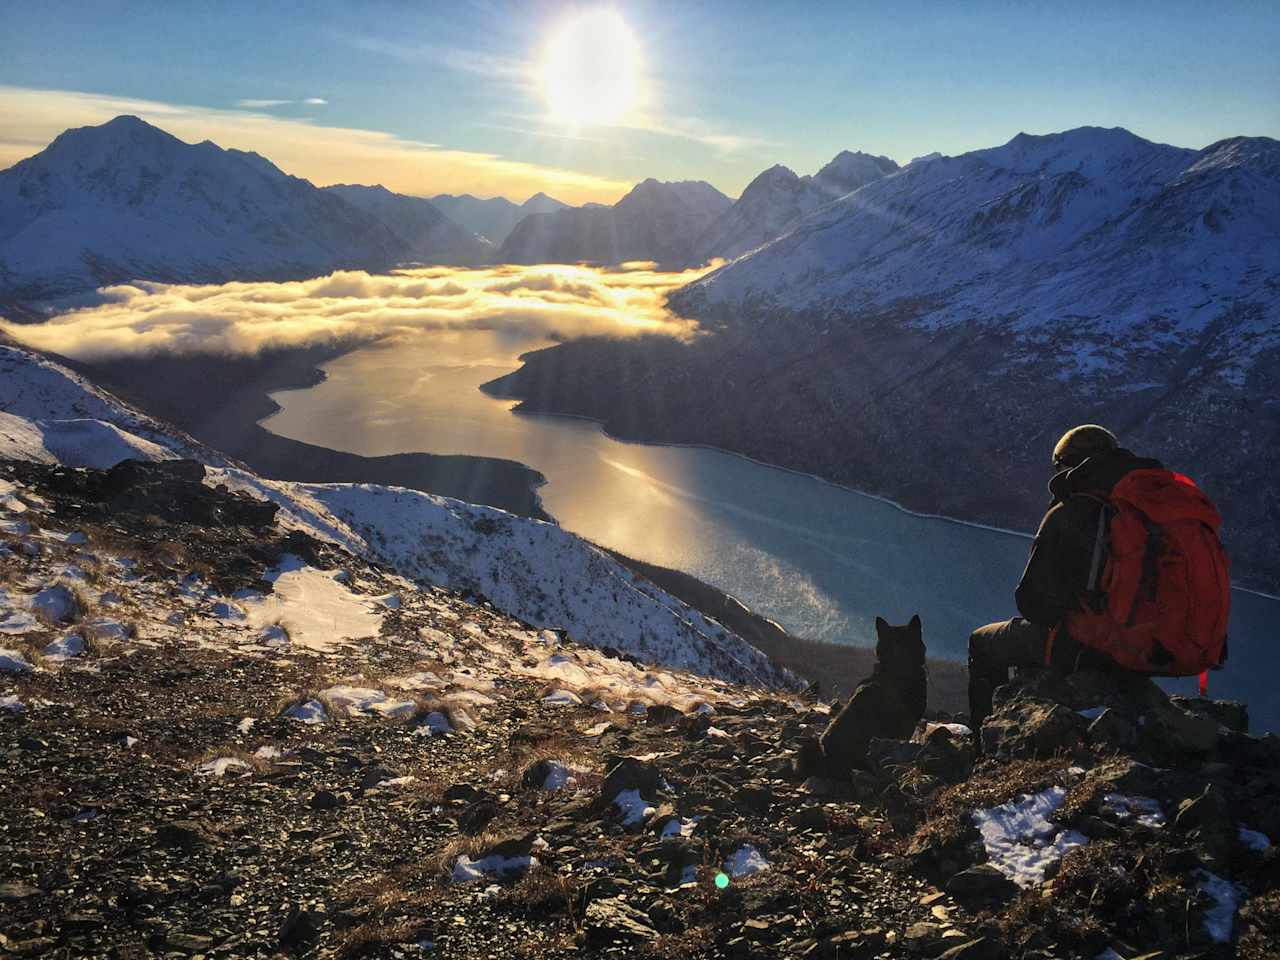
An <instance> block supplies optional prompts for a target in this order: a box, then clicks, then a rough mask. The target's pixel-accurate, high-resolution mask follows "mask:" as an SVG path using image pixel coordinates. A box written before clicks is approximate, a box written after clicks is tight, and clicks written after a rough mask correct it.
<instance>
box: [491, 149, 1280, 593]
mask: <svg viewBox="0 0 1280 960" xmlns="http://www.w3.org/2000/svg"><path fill="white" fill-rule="evenodd" d="M1278 157H1280V144H1277V142H1276V141H1274V140H1270V139H1268V138H1235V139H1231V140H1226V141H1222V142H1220V143H1216V144H1213V145H1211V146H1209V147H1206V148H1204V149H1203V150H1198V151H1197V150H1189V149H1183V148H1179V147H1171V146H1165V145H1161V144H1155V143H1150V142H1148V141H1146V140H1143V139H1141V138H1139V137H1136V136H1134V135H1133V134H1131V133H1128V132H1127V131H1123V130H1100V129H1097V128H1083V129H1080V130H1074V131H1067V132H1065V133H1061V134H1054V135H1050V136H1045V137H1032V136H1027V135H1019V136H1018V137H1015V138H1014V139H1013V140H1011V141H1010V142H1009V143H1007V144H1005V145H1003V146H1000V147H996V148H992V149H988V150H980V151H975V152H973V153H970V154H965V155H962V156H958V157H943V158H933V159H929V160H923V161H919V162H916V163H913V164H911V165H909V166H908V167H906V168H904V169H903V170H902V171H900V172H898V173H895V174H893V175H891V176H887V177H884V178H882V179H880V180H877V181H875V182H873V183H870V184H867V185H865V186H863V187H862V188H860V189H859V190H857V191H855V192H853V193H850V194H848V195H846V196H844V197H841V198H840V199H838V200H836V201H835V202H833V203H831V204H829V205H826V206H824V207H822V208H820V209H819V210H817V211H815V212H814V213H813V214H811V215H810V216H809V217H807V218H806V219H804V220H802V221H801V222H800V223H799V224H797V225H796V226H795V227H794V228H793V229H792V230H790V231H789V232H788V233H786V234H784V235H783V236H781V237H779V238H777V239H776V240H774V241H772V242H771V243H769V244H767V245H766V246H764V247H761V248H760V249H757V250H755V251H753V252H752V253H750V254H748V255H746V256H743V257H741V258H739V259H738V260H735V261H733V262H732V263H730V264H728V265H726V266H724V267H723V268H721V269H720V270H718V271H715V272H713V273H710V274H708V275H707V276H706V277H704V278H702V279H701V280H699V281H697V282H695V283H693V284H691V285H690V286H688V287H686V288H684V289H682V290H681V291H678V292H677V293H676V294H674V295H673V297H672V298H671V302H672V305H673V306H674V307H675V309H677V310H678V311H679V312H681V313H684V314H686V315H689V316H693V317H697V318H698V319H700V320H701V321H702V324H703V327H704V329H705V330H706V331H708V332H709V333H711V334H712V335H711V336H707V337H703V338H700V339H699V340H698V341H697V342H695V343H692V344H672V343H665V342H661V341H659V340H657V339H650V340H646V341H639V342H634V343H603V342H583V343H575V344H567V345H564V346H561V347H558V348H555V349H552V350H548V351H543V352H540V353H535V354H532V355H530V356H529V357H528V358H527V363H526V366H525V367H524V368H523V369H522V370H520V371H518V372H516V373H515V374H512V375H511V376H510V377H508V378H506V379H504V380H503V381H500V382H499V384H498V385H497V386H496V389H498V390H499V391H500V392H502V393H504V394H506V395H513V396H518V397H523V398H526V408H527V409H536V410H542V411H547V412H565V413H573V414H578V415H583V416H589V417H595V418H598V419H601V420H603V421H604V422H605V424H606V427H607V429H609V431H610V432H611V433H613V434H615V435H618V436H622V437H627V438H631V439H648V440H663V441H678V442H696V443H706V444H710V445H714V446H720V447H724V448H727V449H730V450H735V451H738V452H741V453H745V454H748V455H750V456H753V457H755V458H757V459H761V460H764V461H767V462H771V463H776V464H780V465H783V466H788V467H792V468H795V469H800V470H804V471H806V472H811V473H815V474H818V475H820V476H823V477H826V478H828V479H832V480H836V481H840V482H844V483H847V484H850V485H852V486H856V487H859V488H861V489H867V490H871V491H874V492H877V493H881V494H884V495H887V496H890V497H892V498H894V499H896V500H899V501H902V502H905V503H907V504H908V505H910V506H912V507H913V508H917V509H921V510H924V511H927V512H941V513H945V514H948V515H951V516H958V517H963V518H969V519H977V520H983V521H987V522H992V523H996V524H999V525H1001V526H1012V527H1014V528H1016V529H1029V528H1030V527H1032V526H1033V524H1034V523H1035V520H1036V518H1037V517H1038V516H1039V515H1040V513H1041V512H1042V510H1043V506H1044V502H1043V498H1044V496H1045V494H1044V492H1043V491H1044V481H1045V476H1044V469H1045V468H1044V466H1043V465H1044V464H1045V463H1046V462H1047V451H1048V450H1049V449H1050V448H1051V447H1052V444H1053V442H1054V440H1056V438H1057V436H1059V435H1060V434H1061V432H1062V431H1063V430H1065V429H1067V428H1069V427H1071V426H1073V425H1074V424H1076V423H1080V422H1087V421H1095V422H1102V423H1107V424H1109V425H1111V426H1112V427H1113V428H1114V429H1116V430H1117V431H1119V432H1120V434H1121V436H1122V439H1123V440H1124V441H1125V442H1126V443H1128V444H1130V445H1131V446H1133V447H1134V448H1135V449H1137V450H1140V451H1143V452H1146V453H1149V454H1151V455H1153V456H1157V457H1160V458H1162V459H1164V460H1165V461H1167V462H1168V463H1170V464H1171V465H1176V466H1178V467H1179V468H1181V469H1185V470H1187V471H1188V472H1190V473H1192V474H1193V475H1194V476H1195V477H1196V479H1197V480H1198V481H1200V482H1201V484H1202V485H1203V486H1204V487H1205V489H1206V490H1207V491H1208V492H1209V493H1210V495H1211V496H1212V497H1213V498H1214V499H1215V501H1216V502H1217V503H1218V505H1219V507H1220V508H1221V509H1222V511H1223V513H1224V516H1225V517H1226V521H1227V534H1228V537H1229V541H1230V545H1231V550H1232V556H1233V558H1234V559H1235V562H1236V573H1237V576H1238V577H1241V578H1243V580H1244V581H1245V582H1252V583H1255V584H1259V585H1263V584H1265V585H1270V586H1274V585H1275V584H1277V583H1280V558H1278V557H1277V556H1276V554H1275V551H1274V546H1273V544H1271V542H1270V537H1269V535H1268V534H1266V533H1265V532H1264V531H1267V530H1270V529H1274V528H1275V526H1276V525H1277V524H1280V494H1278V493H1277V490H1276V487H1275V481H1274V478H1275V476H1276V475H1277V474H1276V471H1277V469H1280V460H1278V459H1277V453H1276V451H1277V449H1278V448H1280V443H1277V441H1278V440H1280V403H1277V401H1276V400H1275V399H1274V397H1275V396H1277V393H1278V387H1280V338H1278V335H1277V334H1278V331H1280V324H1277V316H1278V310H1280V302H1278V301H1280V174H1278V170H1280V163H1278V162H1277V158H1278ZM727 358H728V359H727Z"/></svg>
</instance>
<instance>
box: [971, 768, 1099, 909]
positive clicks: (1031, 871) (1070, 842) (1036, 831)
mask: <svg viewBox="0 0 1280 960" xmlns="http://www.w3.org/2000/svg"><path fill="white" fill-rule="evenodd" d="M1066 796H1067V791H1066V789H1065V788H1063V787H1050V788H1049V789H1048V790H1044V791H1041V792H1040V793H1035V794H1027V795H1024V796H1022V797H1019V798H1018V799H1017V800H1011V801H1009V802H1008V803H1003V804H1000V805H999V806H996V807H991V808H990V809H987V810H975V811H974V813H973V820H974V824H975V825H976V826H977V828H978V832H979V833H980V834H981V835H982V845H983V847H985V848H986V851H987V860H988V861H989V862H990V863H991V865H992V866H993V867H995V868H996V869H997V870H999V871H1000V872H1001V873H1003V874H1004V875H1005V876H1006V877H1008V878H1009V879H1010V880H1012V881H1014V883H1016V884H1018V885H1019V886H1022V887H1033V886H1038V885H1039V884H1041V883H1043V882H1044V874H1045V870H1047V869H1048V867H1049V866H1050V865H1051V864H1053V863H1056V862H1057V861H1058V860H1061V859H1062V857H1063V856H1064V855H1065V854H1066V852H1067V851H1068V850H1070V849H1071V848H1072V847H1078V846H1082V845H1084V844H1085V843H1088V842H1089V838H1088V837H1086V836H1085V835H1084V834H1082V833H1079V832H1077V831H1075V830H1064V829H1062V828H1061V827H1059V826H1058V825H1057V824H1054V823H1051V822H1050V821H1049V817H1050V816H1051V815H1052V814H1053V813H1054V811H1055V810H1057V809H1058V808H1059V807H1060V806H1062V802H1063V800H1065V799H1066Z"/></svg>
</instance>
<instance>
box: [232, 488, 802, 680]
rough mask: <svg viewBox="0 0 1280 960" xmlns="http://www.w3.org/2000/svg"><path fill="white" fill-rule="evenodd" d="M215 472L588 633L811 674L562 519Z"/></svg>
mask: <svg viewBox="0 0 1280 960" xmlns="http://www.w3.org/2000/svg"><path fill="white" fill-rule="evenodd" d="M207 482H209V483H219V482H220V483H225V484H227V486H228V487H230V488H232V489H235V490H239V491H240V492H244V493H249V494H250V495H253V496H256V497H258V498H262V499H268V500H271V501H273V502H275V503H277V504H279V505H280V507H281V508H282V514H284V515H283V516H281V517H280V518H279V522H282V523H285V524H286V525H289V526H294V527H296V528H299V529H303V530H305V531H306V532H308V533H311V534H312V535H314V536H317V537H319V538H321V539H326V540H329V541H330V542H333V543H336V544H338V545H339V546H342V547H343V548H344V549H347V550H349V551H351V552H352V553H356V554H358V555H362V556H366V557H370V558H372V559H375V560H377V561H378V562H381V563H383V564H386V565H387V566H388V567H390V568H391V569H394V570H396V571H397V572H398V573H400V574H401V575H403V576H407V577H410V578H412V579H416V580H419V581H425V582H428V583H433V584H436V585H439V586H444V587H446V588H449V589H453V590H466V591H471V592H474V593H476V594H478V595H480V596H483V597H485V598H486V599H488V600H489V601H490V602H491V603H493V604H494V605H495V606H496V607H498V608H499V609H502V610H504V611H505V612H507V613H508V614H511V615H513V616H516V617H518V618H519V619H521V620H524V621H525V622H528V623H531V624H533V625H535V626H538V627H554V628H558V629H565V630H566V631H568V632H569V634H570V636H572V637H573V638H574V639H575V640H577V641H578V642H581V643H586V644H588V645H591V646H601V645H607V646H614V647H617V648H618V649H622V650H625V651H627V652H630V653H633V654H636V655H638V656H640V657H641V658H643V659H646V660H649V661H651V662H654V663H660V664H663V665H665V666H672V667H678V668H681V669H688V670H690V671H692V672H696V673H702V674H705V675H708V676H718V677H721V678H725V679H732V680H735V681H737V682H740V683H747V684H757V685H764V686H771V687H776V686H784V687H792V686H798V685H799V681H798V680H797V679H796V678H794V677H792V676H791V675H790V674H789V673H787V672H786V671H784V670H781V669H779V668H778V667H776V666H775V665H774V664H773V663H772V662H771V661H770V660H769V659H768V658H767V657H766V656H765V655H764V654H763V653H761V652H760V651H758V650H756V649H755V648H754V647H752V646H751V645H750V644H748V643H746V641H744V640H742V639H741V638H739V637H737V636H736V635H735V634H733V633H732V632H731V631H729V630H727V629H726V628H725V627H723V626H722V625H720V624H719V623H718V622H716V621H715V620H713V619H711V618H709V617H707V616H705V615H704V614H702V613H701V612H700V611H697V610H696V609H694V608H692V607H689V606H688V605H687V604H685V603H684V602H683V601H681V600H678V599H676V598H674V597H671V596H669V595H667V594H665V593H664V592H663V591H661V590H660V589H658V588H657V587H654V586H652V585H650V584H648V583H647V581H644V580H642V578H640V577H638V576H637V575H635V574H633V573H632V572H631V571H630V570H628V569H627V568H625V567H624V566H623V565H622V564H620V563H618V562H617V561H615V560H613V559H612V558H610V557H608V556H606V555H605V554H603V553H602V552H601V551H599V550H598V549H597V548H595V547H594V546H592V545H590V544H588V543H587V542H586V541H583V540H581V539H580V538H578V537H576V536H574V535H573V534H570V533H568V532H567V531H565V530H563V529H561V528H560V527H559V526H558V525H555V524H549V523H545V522H542V521H536V520H527V519H524V518H519V517H515V516H513V515H511V514H507V513H505V512H503V511H501V510H498V509H496V508H492V507H483V506H479V505H473V504H467V503H463V502H462V501H458V500H451V499H449V498H446V497H436V496H433V495H431V494H425V493H421V492H419V491H415V490H408V489H405V488H401V487H384V486H378V485H371V484H299V483H286V482H283V481H274V480H266V479H264V478H261V477H258V476H256V475H253V474H251V473H249V472H247V471H240V470H234V469H224V470H219V471H217V472H216V473H214V474H212V475H211V476H210V477H209V478H208V480H207ZM478 528H482V529H483V532H482V533H480V534H479V535H477V534H476V532H475V531H476V530H477V529H478ZM460 557H467V558H471V559H468V560H465V561H463V560H459V559H458V558H460ZM557 597H558V598H559V599H557ZM533 598H538V599H533Z"/></svg>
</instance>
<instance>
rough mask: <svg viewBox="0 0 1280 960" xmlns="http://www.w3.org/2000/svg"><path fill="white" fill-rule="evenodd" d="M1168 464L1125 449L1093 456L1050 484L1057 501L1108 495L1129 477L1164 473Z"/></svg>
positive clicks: (1064, 472) (1063, 471)
mask: <svg viewBox="0 0 1280 960" xmlns="http://www.w3.org/2000/svg"><path fill="white" fill-rule="evenodd" d="M1163 467H1164V464H1162V463H1161V462H1160V461H1159V460H1152V459H1151V458H1150V457H1139V456H1137V455H1136V454H1134V453H1133V452H1132V451H1129V450H1126V449H1124V448H1123V447H1118V448H1116V449H1115V450H1108V451H1107V452H1106V453H1101V454H1098V455H1097V456H1093V457H1089V459H1087V460H1085V461H1084V462H1083V463H1081V464H1080V465H1079V466H1076V467H1071V468H1069V469H1067V470H1062V471H1060V472H1058V473H1057V474H1055V475H1054V477H1053V479H1052V480H1050V481H1049V492H1050V493H1051V494H1053V499H1054V501H1055V502H1056V501H1059V500H1065V499H1066V498H1067V497H1069V496H1071V495H1072V494H1077V493H1107V492H1109V491H1110V490H1111V488H1112V487H1114V486H1115V485H1116V484H1117V483H1119V482H1120V479H1121V478H1122V477H1124V476H1125V474H1128V473H1132V472H1133V471H1134V470H1160V469H1163Z"/></svg>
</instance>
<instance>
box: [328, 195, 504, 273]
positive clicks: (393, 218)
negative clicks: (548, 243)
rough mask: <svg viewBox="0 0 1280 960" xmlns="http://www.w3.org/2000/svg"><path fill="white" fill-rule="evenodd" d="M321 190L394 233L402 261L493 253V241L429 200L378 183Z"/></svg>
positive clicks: (470, 258) (463, 259) (452, 260)
mask: <svg viewBox="0 0 1280 960" xmlns="http://www.w3.org/2000/svg"><path fill="white" fill-rule="evenodd" d="M324 190H325V191H326V192H328V193H332V194H335V195H337V196H339V197H341V198H342V199H343V200H345V201H346V202H347V203H349V204H351V206H353V207H355V208H356V209H357V210H363V211H364V212H365V213H367V214H369V215H370V216H372V217H374V218H376V219H377V220H378V221H379V222H380V223H382V224H383V225H384V226H385V227H386V228H387V229H388V230H390V231H391V232H392V233H393V234H395V235H396V236H397V237H398V238H399V239H400V241H401V248H400V249H401V255H402V257H403V258H404V259H405V260H412V261H417V262H419V263H445V264H474V263H485V262H486V261H488V260H489V258H490V257H492V256H493V252H494V250H495V247H494V245H493V243H491V242H490V241H488V240H486V239H485V238H484V237H482V236H477V235H476V234H475V233H474V232H472V231H470V230H467V229H466V228H464V227H461V226H459V225H458V224H457V223H455V222H454V221H453V220H452V219H450V218H449V217H448V216H446V215H445V214H444V213H442V212H441V211H440V210H439V209H437V208H436V206H435V205H434V204H433V203H431V202H430V201H429V200H424V199H422V198H421V197H409V196H405V195H404V194H403V193H393V192H392V191H390V190H388V189H387V188H386V187H384V186H381V185H379V186H374V187H366V186H362V185H361V184H358V183H340V184H335V185H333V186H330V187H325V188H324Z"/></svg>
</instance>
